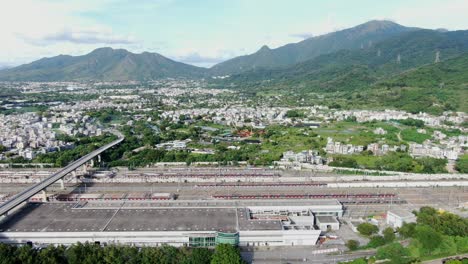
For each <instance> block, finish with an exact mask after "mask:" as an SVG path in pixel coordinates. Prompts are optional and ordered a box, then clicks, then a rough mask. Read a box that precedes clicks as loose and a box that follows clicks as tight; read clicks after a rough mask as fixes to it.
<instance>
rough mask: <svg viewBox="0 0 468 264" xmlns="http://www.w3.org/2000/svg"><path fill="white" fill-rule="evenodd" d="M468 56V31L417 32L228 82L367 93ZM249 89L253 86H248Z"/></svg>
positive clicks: (232, 83)
mask: <svg viewBox="0 0 468 264" xmlns="http://www.w3.org/2000/svg"><path fill="white" fill-rule="evenodd" d="M465 52H468V31H452V32H440V31H435V30H418V31H413V32H410V33H405V34H402V35H400V36H398V37H393V38H389V39H387V40H384V41H382V42H379V43H376V44H375V45H373V46H372V47H368V48H365V49H359V50H341V51H338V52H334V53H331V54H326V55H321V56H318V57H316V58H314V59H311V60H308V61H306V62H302V63H298V64H295V65H293V66H289V67H283V68H277V69H257V70H251V71H249V72H245V73H241V74H235V75H232V76H231V77H230V78H227V79H225V80H223V82H224V83H225V84H229V85H230V86H234V87H236V86H237V87H257V88H261V87H263V86H268V87H282V88H281V89H284V88H285V87H289V88H291V89H297V88H300V89H301V90H305V91H347V90H353V89H363V88H366V87H367V86H370V85H372V84H374V83H376V82H378V81H381V80H383V79H386V78H389V77H391V76H394V75H397V74H399V73H402V72H405V71H408V70H410V69H414V68H417V67H421V66H424V65H429V64H432V63H434V62H435V60H436V54H437V53H438V54H439V59H440V61H444V60H447V59H450V58H454V57H456V56H459V55H461V54H463V53H465ZM249 89H250V88H249Z"/></svg>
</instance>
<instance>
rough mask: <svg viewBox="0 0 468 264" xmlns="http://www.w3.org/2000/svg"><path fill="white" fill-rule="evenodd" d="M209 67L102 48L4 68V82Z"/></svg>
mask: <svg viewBox="0 0 468 264" xmlns="http://www.w3.org/2000/svg"><path fill="white" fill-rule="evenodd" d="M205 71H206V69H204V68H199V67H195V66H192V65H188V64H184V63H180V62H176V61H173V60H170V59H168V58H166V57H163V56H162V55H160V54H157V53H149V52H143V53H141V54H135V53H131V52H129V51H127V50H124V49H112V48H99V49H96V50H94V51H92V52H91V53H88V54H86V55H82V56H68V55H59V56H55V57H52V58H43V59H40V60H37V61H34V62H32V63H29V64H25V65H21V66H18V67H15V68H11V69H6V70H2V71H0V80H4V81H71V80H103V81H119V80H148V79H156V78H165V77H200V76H202V75H203V74H204V73H205Z"/></svg>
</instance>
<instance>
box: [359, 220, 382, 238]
mask: <svg viewBox="0 0 468 264" xmlns="http://www.w3.org/2000/svg"><path fill="white" fill-rule="evenodd" d="M357 230H358V231H359V233H360V234H361V235H364V236H370V235H372V234H375V233H377V232H378V231H379V228H378V227H377V226H375V225H373V224H371V223H362V224H359V225H358V227H357Z"/></svg>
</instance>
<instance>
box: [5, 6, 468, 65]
mask: <svg viewBox="0 0 468 264" xmlns="http://www.w3.org/2000/svg"><path fill="white" fill-rule="evenodd" d="M467 14H468V0H392V1H375V0H353V1H349V0H327V1H324V0H323V1H319V0H76V1H75V0H0V34H1V37H0V67H2V66H16V65H20V64H23V63H28V62H31V61H34V60H37V59H40V58H43V57H52V56H56V55H59V54H69V55H83V54H86V53H89V52H90V51H92V50H94V49H95V48H98V47H113V48H124V49H127V50H129V51H131V52H135V53H140V52H143V51H149V52H157V53H160V54H162V55H164V56H166V57H169V58H171V59H174V60H178V61H182V62H185V63H188V64H193V65H197V66H202V67H210V66H212V65H214V64H216V63H219V62H221V61H224V60H227V59H229V58H232V57H235V56H240V55H245V54H250V53H253V52H255V51H256V50H258V49H259V48H260V47H261V46H263V45H268V46H269V47H270V48H276V47H279V46H282V45H285V44H287V43H291V42H299V41H301V40H303V39H305V38H308V37H311V36H318V35H321V34H325V33H329V32H333V31H337V30H341V29H344V28H348V27H353V26H356V25H358V24H361V23H364V22H366V21H369V20H373V19H387V20H392V21H394V22H396V23H399V24H402V25H405V26H416V27H423V28H431V29H436V28H446V29H449V30H458V29H468V17H467Z"/></svg>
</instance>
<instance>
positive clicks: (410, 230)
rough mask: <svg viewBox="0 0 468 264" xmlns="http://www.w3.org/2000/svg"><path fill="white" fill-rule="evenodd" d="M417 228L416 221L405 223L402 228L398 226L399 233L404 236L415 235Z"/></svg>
mask: <svg viewBox="0 0 468 264" xmlns="http://www.w3.org/2000/svg"><path fill="white" fill-rule="evenodd" d="M415 228H416V223H403V225H402V226H401V227H400V228H398V233H399V234H400V235H401V236H402V237H403V238H410V237H413V236H414V233H415V231H414V230H415Z"/></svg>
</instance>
